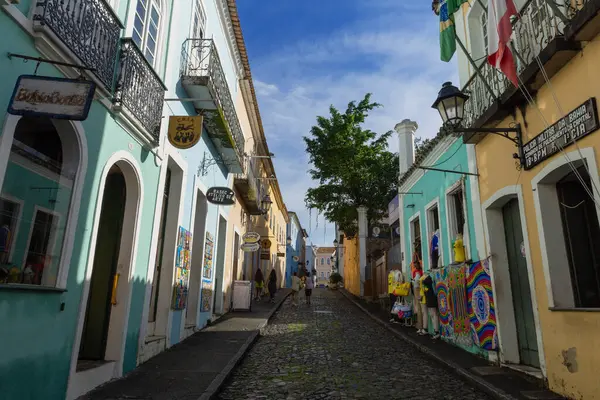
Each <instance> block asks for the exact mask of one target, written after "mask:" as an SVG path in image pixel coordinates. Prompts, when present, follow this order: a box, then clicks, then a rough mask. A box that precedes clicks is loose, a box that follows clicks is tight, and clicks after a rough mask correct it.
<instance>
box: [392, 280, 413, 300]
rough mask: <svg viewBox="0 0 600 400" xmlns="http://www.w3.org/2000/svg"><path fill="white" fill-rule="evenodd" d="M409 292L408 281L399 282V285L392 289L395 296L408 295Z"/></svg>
mask: <svg viewBox="0 0 600 400" xmlns="http://www.w3.org/2000/svg"><path fill="white" fill-rule="evenodd" d="M409 293H410V282H404V283H401V284H399V285H396V288H395V289H394V294H395V295H396V296H402V297H404V296H408V294H409Z"/></svg>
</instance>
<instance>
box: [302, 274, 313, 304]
mask: <svg viewBox="0 0 600 400" xmlns="http://www.w3.org/2000/svg"><path fill="white" fill-rule="evenodd" d="M305 284H306V286H305V287H304V295H305V296H306V304H308V305H310V296H312V290H313V288H314V287H315V285H314V283H313V280H312V278H311V276H310V272H307V273H306V282H305Z"/></svg>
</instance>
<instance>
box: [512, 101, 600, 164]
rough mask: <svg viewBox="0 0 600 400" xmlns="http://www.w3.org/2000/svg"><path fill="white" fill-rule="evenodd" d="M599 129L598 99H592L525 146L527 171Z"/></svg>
mask: <svg viewBox="0 0 600 400" xmlns="http://www.w3.org/2000/svg"><path fill="white" fill-rule="evenodd" d="M598 127H599V124H598V112H597V110H596V99H595V98H594V97H592V98H590V99H589V100H588V101H586V102H585V103H583V104H582V105H580V106H579V107H577V108H576V109H574V110H573V111H571V112H570V113H568V114H567V115H565V116H564V117H563V118H561V119H559V120H558V121H556V123H555V124H554V125H552V126H550V127H548V129H546V130H544V131H543V132H542V133H540V134H539V135H537V136H536V137H534V138H533V139H532V140H530V141H529V142H527V143H525V144H524V145H523V157H524V159H525V169H531V168H533V167H535V166H536V165H538V164H540V163H541V162H543V161H544V160H546V159H548V158H549V157H551V156H553V155H554V154H556V153H558V152H559V151H561V149H562V148H564V147H566V146H568V145H569V144H570V143H572V142H573V141H576V140H580V139H582V138H583V137H585V136H587V135H589V134H590V133H592V132H594V131H596V130H598Z"/></svg>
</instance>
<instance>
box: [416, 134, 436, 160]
mask: <svg viewBox="0 0 600 400" xmlns="http://www.w3.org/2000/svg"><path fill="white" fill-rule="evenodd" d="M431 140H432V139H423V138H422V137H417V138H415V161H416V160H418V159H419V158H420V157H421V156H422V155H424V154H425V152H426V151H427V146H428V145H429V143H430V142H431Z"/></svg>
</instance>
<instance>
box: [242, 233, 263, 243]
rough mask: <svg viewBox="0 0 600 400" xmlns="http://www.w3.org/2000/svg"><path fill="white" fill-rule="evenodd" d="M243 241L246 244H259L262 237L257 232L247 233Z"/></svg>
mask: <svg viewBox="0 0 600 400" xmlns="http://www.w3.org/2000/svg"><path fill="white" fill-rule="evenodd" d="M242 240H243V241H244V243H258V242H259V241H260V235H259V234H258V233H256V232H246V233H244V236H242ZM259 247H260V246H259Z"/></svg>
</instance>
